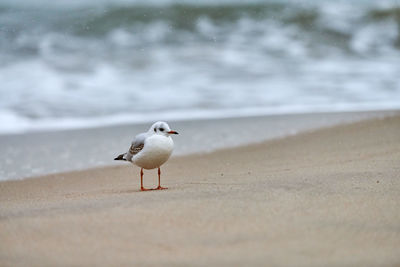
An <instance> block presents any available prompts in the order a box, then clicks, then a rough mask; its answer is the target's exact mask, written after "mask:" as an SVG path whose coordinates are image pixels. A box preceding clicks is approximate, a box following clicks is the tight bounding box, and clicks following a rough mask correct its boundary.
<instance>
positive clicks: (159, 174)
mask: <svg viewBox="0 0 400 267" xmlns="http://www.w3.org/2000/svg"><path fill="white" fill-rule="evenodd" d="M156 189H157V190H163V189H168V187H162V186H161V170H160V168H158V187H157V188H156Z"/></svg>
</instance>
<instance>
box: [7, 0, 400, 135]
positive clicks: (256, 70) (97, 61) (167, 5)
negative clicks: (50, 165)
mask: <svg viewBox="0 0 400 267" xmlns="http://www.w3.org/2000/svg"><path fill="white" fill-rule="evenodd" d="M216 2H217V3H216ZM398 108H400V4H399V1H396V0H379V1H378V0H377V1H372V0H371V1H368V0H364V1H361V0H347V1H323V0H318V1H311V0H309V1H285V0H275V1H272V0H271V1H247V2H246V1H240V0H224V1H211V0H210V1H199V0H187V1H178V0H176V1H173V0H171V1H166V0H151V1H144V0H143V1H136V0H112V1H111V0H110V1H106V0H79V1H78V0H74V1H67V0H59V1H53V0H45V1H44V0H36V1H32V0H1V1H0V121H1V124H0V134H4V133H16V132H26V131H37V130H47V129H63V128H80V127H91V126H101V125H111V124H119V123H132V122H145V121H153V120H159V119H166V120H173V119H175V120H176V119H193V118H215V117H230V116H246V115H262V114H277V113H299V112H313V111H348V110H379V109H398Z"/></svg>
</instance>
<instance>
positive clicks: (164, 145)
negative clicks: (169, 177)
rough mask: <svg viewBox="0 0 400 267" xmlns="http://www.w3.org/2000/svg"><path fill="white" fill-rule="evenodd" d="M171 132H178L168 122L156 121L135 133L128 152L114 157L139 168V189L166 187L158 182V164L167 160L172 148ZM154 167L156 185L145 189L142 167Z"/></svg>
mask: <svg viewBox="0 0 400 267" xmlns="http://www.w3.org/2000/svg"><path fill="white" fill-rule="evenodd" d="M171 134H178V132H175V131H172V130H171V128H170V127H169V125H168V123H166V122H163V121H158V122H156V123H154V124H153V125H152V126H151V127H150V129H149V130H148V131H147V132H145V133H140V134H138V135H136V137H135V139H133V141H132V144H131V147H130V148H129V150H128V152H126V153H124V154H121V155H119V156H118V157H116V158H115V159H114V160H125V161H130V162H131V163H132V164H135V165H136V166H138V167H140V168H141V169H140V190H142V191H148V190H162V189H167V187H162V186H161V184H160V176H161V170H160V166H161V165H163V164H164V163H165V162H166V161H167V160H168V158H169V157H170V156H171V153H172V150H173V148H174V141H172V138H171V136H170V135H171ZM155 168H158V187H156V188H152V189H146V188H144V187H143V169H146V170H151V169H155Z"/></svg>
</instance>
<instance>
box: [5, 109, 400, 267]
mask: <svg viewBox="0 0 400 267" xmlns="http://www.w3.org/2000/svg"><path fill="white" fill-rule="evenodd" d="M162 171H163V179H162V181H163V184H164V185H165V186H167V187H169V189H168V190H163V191H152V192H140V191H139V169H138V168H136V167H133V166H131V165H127V164H120V165H118V166H111V167H104V168H95V169H90V170H85V171H75V172H68V173H59V174H53V175H47V176H42V177H38V178H33V179H26V180H20V181H6V182H1V183H0V240H1V241H0V265H1V266H156V265H158V266H322V265H323V266H399V265H400V208H399V207H400V116H399V115H397V116H392V117H388V118H384V119H373V120H368V121H362V122H357V123H353V124H350V125H340V126H335V127H331V128H325V129H320V130H313V131H309V132H306V133H302V134H298V135H294V136H290V137H286V138H282V139H278V140H272V141H267V142H263V143H257V144H253V145H247V146H242V147H236V148H231V149H224V150H219V151H216V152H212V153H203V154H196V155H189V156H179V157H174V158H172V159H171V160H170V161H169V162H167V164H166V165H165V166H164V167H163V169H162ZM156 181H157V175H156V171H154V170H153V171H147V172H145V185H146V186H147V187H152V186H155V185H156Z"/></svg>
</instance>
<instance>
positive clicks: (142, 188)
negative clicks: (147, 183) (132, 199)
mask: <svg viewBox="0 0 400 267" xmlns="http://www.w3.org/2000/svg"><path fill="white" fill-rule="evenodd" d="M140 190H141V191H151V190H155V189H153V188H149V189H147V188H144V187H141V188H140Z"/></svg>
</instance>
